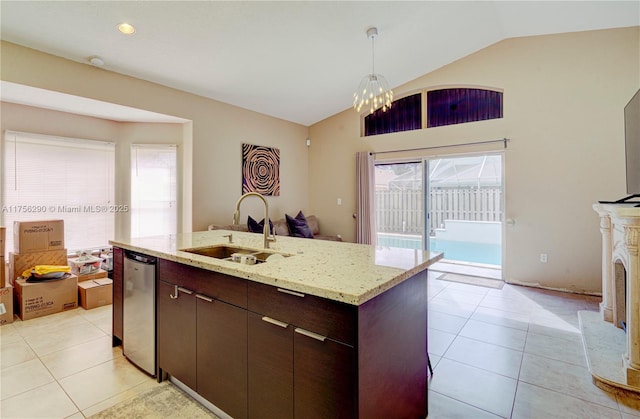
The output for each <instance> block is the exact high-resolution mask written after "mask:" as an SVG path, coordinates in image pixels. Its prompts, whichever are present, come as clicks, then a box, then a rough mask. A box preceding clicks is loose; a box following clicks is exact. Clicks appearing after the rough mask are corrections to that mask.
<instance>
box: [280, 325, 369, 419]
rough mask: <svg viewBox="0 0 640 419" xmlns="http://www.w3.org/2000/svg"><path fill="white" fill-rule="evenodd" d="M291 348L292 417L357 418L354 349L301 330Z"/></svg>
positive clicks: (295, 334) (296, 331)
mask: <svg viewBox="0 0 640 419" xmlns="http://www.w3.org/2000/svg"><path fill="white" fill-rule="evenodd" d="M293 347H294V348H295V349H294V358H293V365H294V370H295V372H294V382H293V387H294V389H295V391H294V404H295V417H296V418H318V419H321V418H354V417H356V410H355V400H356V394H357V393H356V388H355V374H354V373H355V370H356V368H355V351H354V349H353V348H352V347H350V346H348V345H345V344H343V343H340V342H336V341H334V340H331V339H327V338H322V337H320V336H310V334H309V333H308V332H306V331H305V330H301V329H296V330H295V333H294V342H293Z"/></svg>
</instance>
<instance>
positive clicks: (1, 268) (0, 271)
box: [0, 253, 7, 288]
mask: <svg viewBox="0 0 640 419" xmlns="http://www.w3.org/2000/svg"><path fill="white" fill-rule="evenodd" d="M6 270H7V264H6V263H5V261H4V253H3V254H2V255H0V288H4V287H6V286H7V279H6Z"/></svg>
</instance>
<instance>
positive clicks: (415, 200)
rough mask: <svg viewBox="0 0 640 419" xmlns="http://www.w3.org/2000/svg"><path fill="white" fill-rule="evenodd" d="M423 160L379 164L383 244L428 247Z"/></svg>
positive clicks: (380, 240) (378, 204) (379, 223)
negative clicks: (425, 230)
mask: <svg viewBox="0 0 640 419" xmlns="http://www.w3.org/2000/svg"><path fill="white" fill-rule="evenodd" d="M423 164H424V163H423V162H422V161H414V162H402V163H388V164H387V163H384V164H383V163H379V164H376V165H375V187H376V188H375V189H376V191H375V209H376V210H375V211H376V229H377V236H378V245H379V246H389V247H404V248H410V249H424V248H425V245H426V244H428V243H425V240H424V237H425V235H424V227H425V222H424V220H425V211H424V208H425V207H426V206H425V205H424V190H425V188H424V176H423V173H424V170H423Z"/></svg>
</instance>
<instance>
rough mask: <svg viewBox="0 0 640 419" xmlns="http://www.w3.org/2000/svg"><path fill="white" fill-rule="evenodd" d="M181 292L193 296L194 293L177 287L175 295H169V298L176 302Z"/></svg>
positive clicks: (174, 291)
mask: <svg viewBox="0 0 640 419" xmlns="http://www.w3.org/2000/svg"><path fill="white" fill-rule="evenodd" d="M180 292H183V293H185V294H188V295H191V294H193V291H191V290H188V289H186V288H182V287H179V286H177V285H174V286H173V294H169V297H171V299H172V300H175V299H176V298H178V297H179V296H180Z"/></svg>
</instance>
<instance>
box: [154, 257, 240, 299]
mask: <svg viewBox="0 0 640 419" xmlns="http://www.w3.org/2000/svg"><path fill="white" fill-rule="evenodd" d="M158 265H159V266H158V277H159V279H160V280H161V281H166V282H169V283H172V284H175V285H178V286H180V287H184V288H187V289H190V290H192V291H195V292H196V293H198V294H204V295H206V296H208V297H211V298H215V299H217V300H220V301H224V302H227V303H229V304H233V305H236V306H238V307H242V308H247V281H246V280H245V279H242V278H235V277H233V276H229V275H225V274H221V273H219V272H214V271H208V270H206V269H200V268H196V267H194V266H189V265H183V264H181V263H176V262H173V261H170V260H166V259H160V260H159V262H158Z"/></svg>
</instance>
